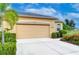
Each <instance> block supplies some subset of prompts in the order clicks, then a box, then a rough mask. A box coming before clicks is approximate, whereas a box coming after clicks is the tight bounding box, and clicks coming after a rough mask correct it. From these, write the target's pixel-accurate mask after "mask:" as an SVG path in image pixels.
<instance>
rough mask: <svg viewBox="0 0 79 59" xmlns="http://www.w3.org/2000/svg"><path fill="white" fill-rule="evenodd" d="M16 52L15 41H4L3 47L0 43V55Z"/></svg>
mask: <svg viewBox="0 0 79 59" xmlns="http://www.w3.org/2000/svg"><path fill="white" fill-rule="evenodd" d="M15 54H16V42H7V43H6V42H5V44H4V48H2V46H1V43H0V55H15Z"/></svg>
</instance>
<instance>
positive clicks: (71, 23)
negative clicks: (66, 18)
mask: <svg viewBox="0 0 79 59" xmlns="http://www.w3.org/2000/svg"><path fill="white" fill-rule="evenodd" d="M70 26H71V27H72V29H74V28H75V22H74V20H70Z"/></svg>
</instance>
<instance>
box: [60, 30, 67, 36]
mask: <svg viewBox="0 0 79 59" xmlns="http://www.w3.org/2000/svg"><path fill="white" fill-rule="evenodd" d="M59 33H60V37H63V36H64V34H66V33H67V31H66V30H60V31H59Z"/></svg>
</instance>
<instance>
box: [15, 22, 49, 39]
mask: <svg viewBox="0 0 79 59" xmlns="http://www.w3.org/2000/svg"><path fill="white" fill-rule="evenodd" d="M16 26H17V27H16V38H17V39H27V38H48V37H50V25H49V24H32V23H30V24H28V23H27V24H26V23H25V24H24V23H20V24H19V23H18V24H17V25H16Z"/></svg>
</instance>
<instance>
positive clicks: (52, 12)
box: [25, 7, 65, 20]
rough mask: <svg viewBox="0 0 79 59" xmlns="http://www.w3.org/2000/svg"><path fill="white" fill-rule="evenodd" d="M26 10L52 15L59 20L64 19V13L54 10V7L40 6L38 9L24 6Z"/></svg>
mask: <svg viewBox="0 0 79 59" xmlns="http://www.w3.org/2000/svg"><path fill="white" fill-rule="evenodd" d="M25 11H26V12H31V13H36V14H41V15H47V16H52V17H56V18H58V19H60V20H64V19H65V18H64V15H62V14H61V13H60V12H58V11H57V10H55V9H54V8H45V7H42V8H40V9H35V8H26V9H25Z"/></svg>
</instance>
